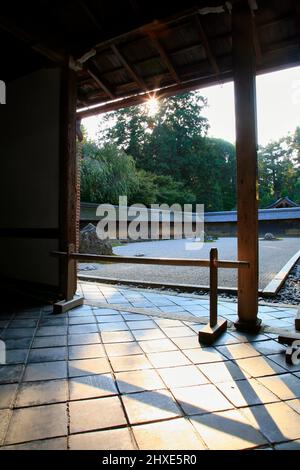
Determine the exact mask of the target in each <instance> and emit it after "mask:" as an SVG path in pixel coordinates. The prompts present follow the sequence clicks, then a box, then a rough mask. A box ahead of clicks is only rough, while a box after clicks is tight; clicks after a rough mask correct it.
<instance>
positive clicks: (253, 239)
mask: <svg viewBox="0 0 300 470" xmlns="http://www.w3.org/2000/svg"><path fill="white" fill-rule="evenodd" d="M232 41H233V45H232V47H233V74H234V93H235V119H236V158H237V201H238V202H237V214H238V222H237V233H238V259H239V260H240V261H249V262H250V267H249V269H239V272H238V317H239V318H238V321H237V322H236V324H235V326H236V328H237V329H239V330H242V331H249V332H256V331H258V330H259V328H260V324H261V321H260V320H259V319H258V318H257V309H258V305H257V304H258V177H257V125H256V89H255V72H256V67H255V48H254V35H253V18H252V12H251V10H250V8H249V6H248V4H247V2H244V3H237V4H236V5H234V7H233V11H232Z"/></svg>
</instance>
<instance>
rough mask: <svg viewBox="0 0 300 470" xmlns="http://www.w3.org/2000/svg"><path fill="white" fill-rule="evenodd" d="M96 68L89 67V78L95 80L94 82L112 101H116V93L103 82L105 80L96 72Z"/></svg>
mask: <svg viewBox="0 0 300 470" xmlns="http://www.w3.org/2000/svg"><path fill="white" fill-rule="evenodd" d="M95 68H96V66H94V67H93V66H91V65H90V66H88V67H87V69H86V70H87V73H88V74H89V76H90V77H91V78H92V79H93V80H94V82H95V83H96V84H97V85H98V87H99V88H101V89H102V90H103V91H104V92H105V93H106V94H107V95H108V96H109V97H110V98H111V99H115V98H116V97H115V95H114V93H113V92H112V91H111V89H110V88H109V87H108V86H107V85H106V84H105V83H104V82H103V80H102V79H101V78H100V77H99V74H98V72H97V71H96V70H95Z"/></svg>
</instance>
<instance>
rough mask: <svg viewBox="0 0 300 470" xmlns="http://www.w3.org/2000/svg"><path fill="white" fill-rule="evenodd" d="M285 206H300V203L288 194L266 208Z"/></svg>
mask: <svg viewBox="0 0 300 470" xmlns="http://www.w3.org/2000/svg"><path fill="white" fill-rule="evenodd" d="M284 207H300V205H299V204H297V203H296V202H294V201H292V200H291V199H290V198H289V197H288V196H284V197H280V198H279V199H277V201H275V202H273V203H272V204H270V205H269V206H267V207H266V209H275V208H278V209H279V208H284Z"/></svg>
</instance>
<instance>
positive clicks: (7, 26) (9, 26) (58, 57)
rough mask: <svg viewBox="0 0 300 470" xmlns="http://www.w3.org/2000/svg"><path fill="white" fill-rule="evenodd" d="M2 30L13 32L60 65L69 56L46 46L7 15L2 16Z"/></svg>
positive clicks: (0, 25)
mask: <svg viewBox="0 0 300 470" xmlns="http://www.w3.org/2000/svg"><path fill="white" fill-rule="evenodd" d="M0 30H2V31H5V32H7V33H9V34H11V35H12V36H14V37H15V38H17V39H18V40H19V41H21V42H24V43H25V44H27V45H28V47H30V48H31V49H32V50H34V51H36V52H38V53H39V54H41V55H43V56H44V57H46V58H47V59H49V60H51V61H52V62H55V63H57V64H59V65H64V64H65V63H66V60H67V56H66V55H65V54H64V53H63V52H61V51H58V50H54V49H51V48H50V47H48V46H46V45H45V44H43V43H42V42H41V41H40V40H39V39H38V38H36V37H34V36H33V35H32V34H29V33H27V32H26V31H24V30H23V29H21V28H19V27H18V26H16V25H15V24H13V23H12V22H11V21H10V20H8V19H7V18H6V17H3V16H1V17H0Z"/></svg>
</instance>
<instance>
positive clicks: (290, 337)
mask: <svg viewBox="0 0 300 470" xmlns="http://www.w3.org/2000/svg"><path fill="white" fill-rule="evenodd" d="M294 341H300V334H299V335H298V334H297V333H283V334H282V335H279V336H278V343H281V344H288V345H289V346H292V344H293V343H294Z"/></svg>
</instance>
